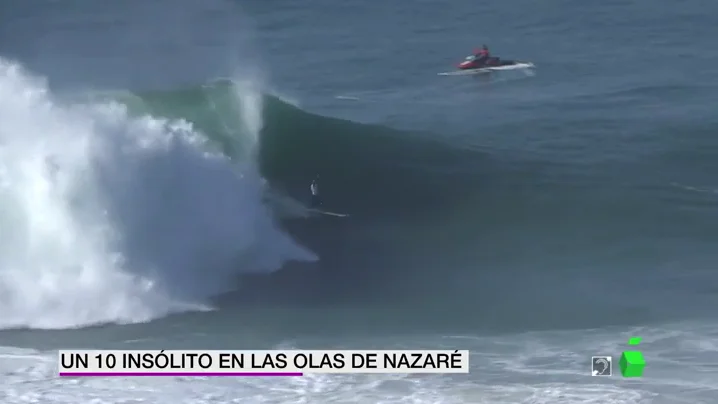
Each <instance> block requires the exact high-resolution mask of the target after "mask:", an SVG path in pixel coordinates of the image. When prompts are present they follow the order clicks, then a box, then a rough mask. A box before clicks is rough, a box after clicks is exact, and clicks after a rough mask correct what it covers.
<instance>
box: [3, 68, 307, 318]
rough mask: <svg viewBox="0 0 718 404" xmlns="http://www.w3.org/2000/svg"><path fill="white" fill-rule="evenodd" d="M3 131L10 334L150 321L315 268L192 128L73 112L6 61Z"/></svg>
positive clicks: (245, 175)
mask: <svg viewBox="0 0 718 404" xmlns="http://www.w3.org/2000/svg"><path fill="white" fill-rule="evenodd" d="M246 99H250V100H251V99H252V98H251V96H248V98H245V99H240V100H239V102H240V103H241V102H242V101H243V100H246ZM249 108H250V110H251V108H253V107H249ZM254 108H257V107H256V106H255V107H254ZM258 108H260V109H261V106H259V107H258ZM258 116H259V117H260V118H261V114H260V115H258ZM260 120H261V119H260ZM0 122H1V124H0V187H1V188H0V204H1V205H2V210H0V226H1V227H0V312H2V313H3V315H2V317H0V327H3V328H6V327H19V326H26V327H37V328H65V327H77V326H83V325H87V324H93V323H102V322H136V321H146V320H149V319H152V318H156V317H158V316H162V315H165V314H167V313H170V312H173V311H178V310H188V309H198V308H201V307H203V306H202V304H203V303H205V302H206V301H207V299H208V298H209V297H211V296H213V295H215V294H217V293H221V292H223V291H225V290H226V289H227V288H228V287H232V286H233V285H234V277H235V275H236V274H237V273H238V272H243V271H244V272H249V271H271V270H276V269H277V268H278V267H279V266H280V265H281V264H282V263H283V262H285V261H286V260H292V259H314V256H313V255H312V254H311V253H309V252H308V251H305V250H304V249H302V248H300V247H298V246H296V245H295V244H294V242H293V241H292V240H291V239H290V238H289V237H288V236H286V235H285V234H284V233H283V232H282V231H281V230H280V229H278V228H277V226H276V225H275V224H274V222H273V219H272V217H271V214H270V212H269V211H268V210H267V208H265V207H264V206H263V205H262V203H261V194H262V188H263V187H264V183H263V181H262V179H261V178H260V177H259V176H258V173H257V170H256V168H255V167H256V165H255V163H254V161H253V160H252V159H249V160H245V161H242V162H241V163H240V164H236V163H233V162H230V161H229V159H227V158H226V157H225V156H223V155H222V154H219V153H217V152H216V151H213V150H212V148H211V147H210V145H208V144H207V142H206V137H205V136H204V134H203V133H200V132H199V131H197V130H195V128H194V126H193V125H192V123H190V122H187V121H184V120H181V119H174V120H167V119H162V118H161V117H153V116H142V117H138V118H132V117H130V116H129V115H128V113H127V111H126V108H125V107H124V106H123V105H121V104H118V103H90V104H84V105H78V104H76V105H67V104H63V103H60V102H58V100H56V99H55V98H54V97H53V96H52V94H51V93H50V91H49V90H48V87H47V86H46V84H45V83H44V82H43V81H42V80H40V79H38V78H36V77H33V76H31V75H29V74H27V73H26V72H24V71H23V70H22V69H21V68H20V67H19V66H18V65H17V64H14V63H11V62H8V61H5V60H2V59H0ZM257 125H259V126H257ZM254 128H261V123H257V122H255V124H254V126H253V127H252V130H255V129H254ZM256 131H258V129H256ZM253 135H255V136H257V132H255V133H253ZM255 138H256V137H255Z"/></svg>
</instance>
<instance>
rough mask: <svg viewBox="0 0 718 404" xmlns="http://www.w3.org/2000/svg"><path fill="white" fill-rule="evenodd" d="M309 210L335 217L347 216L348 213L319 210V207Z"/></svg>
mask: <svg viewBox="0 0 718 404" xmlns="http://www.w3.org/2000/svg"><path fill="white" fill-rule="evenodd" d="M309 211H310V212H314V213H319V214H322V215H327V216H336V217H347V216H349V214H347V213H336V212H329V211H326V210H321V209H309Z"/></svg>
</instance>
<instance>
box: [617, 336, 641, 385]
mask: <svg viewBox="0 0 718 404" xmlns="http://www.w3.org/2000/svg"><path fill="white" fill-rule="evenodd" d="M640 343H641V337H631V338H630V339H629V340H628V345H630V346H634V347H635V346H636V345H638V344H640ZM618 364H619V365H620V367H621V375H623V377H641V376H643V369H644V368H645V367H646V360H645V359H643V354H642V353H641V352H640V351H624V352H623V353H622V354H621V360H620V361H619V363H618Z"/></svg>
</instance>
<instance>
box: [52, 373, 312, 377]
mask: <svg viewBox="0 0 718 404" xmlns="http://www.w3.org/2000/svg"><path fill="white" fill-rule="evenodd" d="M303 375H304V374H303V373H262V372H245V373H221V372H217V373H193V372H172V373H151V372H125V373H109V372H108V373H103V372H89V373H86V372H77V373H75V372H60V376H71V377H92V376H95V377H110V376H121V377H122V376H124V377H128V376H130V377H138V376H175V377H177V376H187V377H209V376H212V377H214V376H235V377H249V376H254V377H260V376H303Z"/></svg>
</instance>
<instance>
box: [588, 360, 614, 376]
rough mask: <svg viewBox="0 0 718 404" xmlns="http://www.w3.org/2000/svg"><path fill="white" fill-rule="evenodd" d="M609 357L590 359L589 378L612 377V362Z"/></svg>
mask: <svg viewBox="0 0 718 404" xmlns="http://www.w3.org/2000/svg"><path fill="white" fill-rule="evenodd" d="M611 359H612V358H611V357H610V356H592V357H591V376H611V375H613V360H611Z"/></svg>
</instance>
